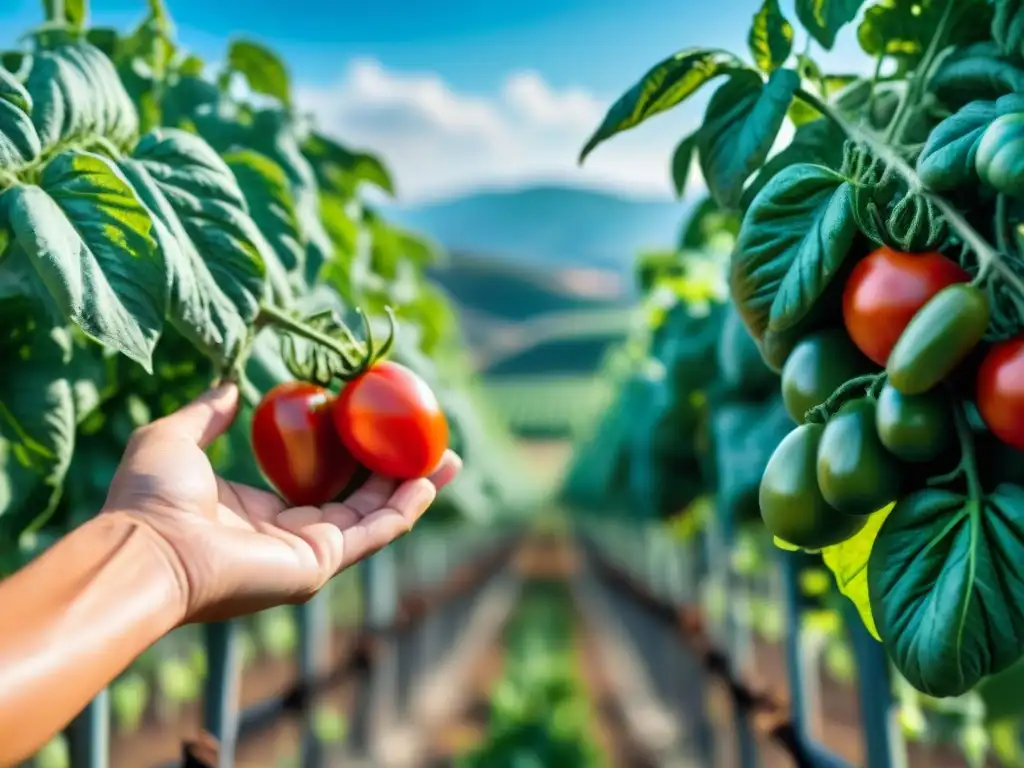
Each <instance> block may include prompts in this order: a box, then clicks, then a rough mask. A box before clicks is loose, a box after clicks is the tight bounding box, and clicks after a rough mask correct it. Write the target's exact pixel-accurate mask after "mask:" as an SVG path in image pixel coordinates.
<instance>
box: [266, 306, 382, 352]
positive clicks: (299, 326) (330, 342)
mask: <svg viewBox="0 0 1024 768" xmlns="http://www.w3.org/2000/svg"><path fill="white" fill-rule="evenodd" d="M260 320H262V321H263V324H265V325H274V326H277V327H278V328H281V329H282V330H285V331H288V332H289V333H291V334H294V335H295V336H299V337H301V338H304V339H306V340H307V341H311V342H313V343H314V344H319V345H320V346H322V347H326V348H327V349H329V350H330V351H331V352H334V353H335V354H336V355H338V357H340V358H341V359H342V360H344V361H345V365H347V366H348V367H349V368H357V367H358V366H359V361H358V360H353V359H352V356H351V355H352V352H353V350H352V349H351V348H346V346H345V345H344V344H343V343H342V342H340V341H338V340H337V339H335V338H333V337H332V336H328V335H327V334H326V333H321V332H320V331H318V330H317V329H316V328H312V327H310V326H309V325H307V324H306V323H304V322H302V321H301V320H299V319H297V318H294V317H292V316H290V315H288V314H287V313H285V312H283V311H281V310H280V309H278V308H277V307H274V306H271V305H270V304H263V305H261V306H260V314H259V317H258V318H257V322H259V321H260ZM354 346H355V351H356V352H358V353H360V355H362V354H363V353H364V351H365V348H361V344H360V342H358V341H356V342H355V343H354Z"/></svg>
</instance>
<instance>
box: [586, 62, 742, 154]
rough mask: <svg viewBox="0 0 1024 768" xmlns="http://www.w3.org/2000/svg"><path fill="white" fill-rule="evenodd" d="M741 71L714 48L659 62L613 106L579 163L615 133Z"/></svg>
mask: <svg viewBox="0 0 1024 768" xmlns="http://www.w3.org/2000/svg"><path fill="white" fill-rule="evenodd" d="M742 69H748V67H747V66H746V65H745V64H744V63H743V62H742V61H740V59H738V58H737V57H736V56H734V55H733V54H731V53H729V52H728V51H722V50H717V49H713V48H687V49H686V50H683V51H679V52H678V53H676V54H675V55H673V56H670V57H669V58H667V59H665V60H664V61H661V62H659V63H658V64H656V65H655V66H654V67H652V68H651V69H650V70H648V72H647V73H646V74H645V75H644V76H643V77H642V78H640V80H639V81H638V82H637V83H636V84H635V85H634V86H633V87H632V88H630V89H629V90H628V91H626V93H624V94H623V95H622V96H621V97H620V98H619V100H618V101H616V102H615V103H614V104H612V106H611V108H610V109H609V110H608V113H607V114H606V115H605V117H604V120H603V121H602V122H601V125H600V126H599V127H598V129H597V130H596V131H595V132H594V134H593V135H592V136H591V137H590V138H589V139H588V140H587V143H586V144H585V145H584V147H583V150H582V151H581V152H580V157H579V162H580V163H582V162H583V161H584V160H585V159H586V157H587V155H589V154H590V153H591V152H592V151H593V150H594V148H595V147H597V145H598V144H601V143H602V142H604V141H606V140H607V139H609V138H611V137H612V136H614V135H615V134H617V133H621V132H622V131H626V130H629V129H630V128H634V127H636V126H637V125H639V124H640V123H642V122H643V121H644V120H647V119H648V118H650V117H653V116H654V115H657V114H659V113H661V112H664V111H665V110H667V109H671V108H672V107H674V106H676V105H677V104H680V103H682V102H683V101H685V100H686V99H688V98H690V96H692V95H693V94H695V93H696V92H697V91H698V90H700V88H701V87H702V86H704V85H705V84H706V83H708V82H710V81H711V80H713V79H714V78H716V77H718V76H719V75H724V74H727V73H729V72H735V71H737V70H742Z"/></svg>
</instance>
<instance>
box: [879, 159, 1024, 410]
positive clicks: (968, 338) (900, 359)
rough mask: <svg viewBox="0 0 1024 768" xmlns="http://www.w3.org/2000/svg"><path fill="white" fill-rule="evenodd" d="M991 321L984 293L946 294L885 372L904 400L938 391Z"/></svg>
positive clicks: (958, 286) (920, 315)
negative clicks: (935, 389) (908, 397)
mask: <svg viewBox="0 0 1024 768" xmlns="http://www.w3.org/2000/svg"><path fill="white" fill-rule="evenodd" d="M1022 148H1024V145H1022ZM990 315H991V312H990V310H989V306H988V298H987V297H986V296H985V294H984V293H983V292H982V291H981V289H980V288H977V287H976V286H974V285H971V284H970V283H955V284H953V285H950V286H947V287H946V288H943V289H942V290H941V291H939V292H938V293H936V294H935V295H934V296H933V297H932V298H931V299H929V300H928V303H927V304H925V305H924V306H923V307H921V309H919V310H918V311H917V313H916V314H915V315H914V316H913V317H912V318H911V320H910V322H909V323H908V324H907V327H906V328H904V329H903V333H902V334H900V337H899V340H898V341H897V342H896V346H894V347H893V349H892V353H891V354H890V355H889V360H888V362H887V363H886V366H885V370H886V373H888V374H889V383H890V384H892V386H894V387H895V388H896V389H898V390H899V391H900V392H902V393H903V394H905V395H920V394H923V393H925V392H928V391H929V390H931V389H933V388H934V387H935V386H937V385H938V384H939V383H940V382H942V381H943V380H944V379H945V378H946V377H947V376H949V374H950V373H952V371H953V369H954V368H956V367H957V366H958V365H959V364H960V363H961V362H963V360H964V358H966V357H967V355H969V354H970V352H971V350H972V349H974V348H975V347H976V346H977V345H978V343H979V342H980V341H981V340H982V337H984V335H985V331H986V330H988V321H989V317H990Z"/></svg>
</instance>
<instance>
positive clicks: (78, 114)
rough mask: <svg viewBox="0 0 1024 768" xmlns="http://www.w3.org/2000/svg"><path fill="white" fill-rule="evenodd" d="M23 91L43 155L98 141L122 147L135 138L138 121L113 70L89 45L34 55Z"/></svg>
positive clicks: (126, 94) (72, 45)
mask: <svg viewBox="0 0 1024 768" xmlns="http://www.w3.org/2000/svg"><path fill="white" fill-rule="evenodd" d="M25 86H26V88H27V90H28V92H29V93H30V94H31V95H32V99H33V101H34V106H33V109H32V122H33V124H34V125H35V127H36V131H37V132H38V133H39V138H40V140H41V142H42V146H43V149H44V150H48V149H52V148H54V147H56V146H57V145H58V144H60V143H67V142H84V143H86V144H88V142H89V140H90V139H93V140H94V139H95V138H96V137H98V136H102V137H104V138H106V139H108V140H110V141H112V142H114V143H115V144H127V143H129V142H130V141H132V140H133V139H134V138H135V136H136V134H137V133H138V128H139V118H138V115H137V113H136V112H135V106H134V105H133V104H132V101H131V98H129V96H128V93H127V91H125V89H124V86H123V85H122V84H121V80H120V78H119V77H118V74H117V70H115V69H114V65H113V64H112V63H111V61H110V59H108V58H107V57H106V56H105V55H104V54H103V52H102V51H101V50H99V49H98V48H96V47H95V46H93V45H90V44H89V43H85V42H81V43H71V44H66V45H61V46H58V47H56V48H53V49H51V50H43V51H40V52H39V53H37V54H35V55H34V56H33V57H32V69H31V70H30V71H29V75H28V80H27V82H26V84H25Z"/></svg>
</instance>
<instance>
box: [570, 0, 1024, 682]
mask: <svg viewBox="0 0 1024 768" xmlns="http://www.w3.org/2000/svg"><path fill="white" fill-rule="evenodd" d="M795 10H796V19H797V20H798V21H799V22H800V24H801V25H802V27H803V31H804V32H805V33H806V35H805V37H804V38H803V40H806V44H804V42H803V40H801V41H800V42H799V44H798V40H797V32H796V31H795V25H794V24H792V23H791V22H790V20H789V19H788V18H787V17H786V16H787V14H786V13H785V12H784V11H783V9H782V7H781V6H780V3H778V2H777V0H761V1H760V2H757V1H756V0H751V11H752V14H753V23H752V26H751V29H750V33H749V35H748V41H749V51H748V52H746V53H743V54H741V53H734V52H731V51H726V50H722V49H721V48H717V47H692V48H686V49H683V50H680V51H678V52H676V53H674V54H672V55H670V56H668V57H666V58H664V59H662V60H661V61H659V62H657V63H655V64H654V65H653V66H652V67H651V68H650V69H649V70H648V71H647V72H645V73H643V74H642V75H641V76H640V78H639V80H638V81H636V82H635V83H633V84H632V85H631V87H629V88H628V89H626V90H625V91H624V92H623V95H622V96H621V97H620V98H619V99H618V100H617V101H616V102H615V103H613V104H612V105H611V107H610V108H609V109H608V111H607V113H606V114H605V116H604V118H603V120H602V121H601V123H600V124H599V125H598V126H597V128H596V130H595V131H594V133H593V134H592V135H591V137H590V138H589V139H588V140H587V142H586V143H585V144H584V146H583V148H582V151H581V154H580V161H581V162H583V161H584V160H585V159H586V158H587V157H588V156H589V155H590V154H591V153H593V152H595V151H598V150H599V148H600V147H601V145H603V144H604V143H605V142H606V141H608V140H609V139H611V138H612V137H613V136H615V135H617V134H619V133H621V132H624V131H627V130H630V129H632V128H634V127H635V126H637V125H639V124H641V123H643V122H645V121H647V120H649V119H652V118H655V117H656V116H657V115H659V114H661V113H662V112H664V111H666V110H668V109H671V108H673V107H675V106H676V105H678V104H680V103H683V102H686V101H688V100H689V99H690V98H691V97H692V96H694V95H695V94H696V93H697V92H698V91H700V90H702V89H705V88H713V91H712V93H711V94H710V98H709V99H708V100H707V102H706V107H705V108H704V113H703V119H702V120H701V121H700V123H699V124H698V126H697V127H696V129H695V130H693V131H692V132H689V133H687V135H685V136H682V137H681V138H680V141H679V144H678V146H677V148H676V151H675V153H674V154H673V156H672V157H671V167H672V178H673V180H674V182H675V186H676V189H677V191H678V192H679V193H680V195H682V193H683V191H684V187H685V182H686V180H687V179H688V178H690V176H691V172H692V170H693V166H694V165H696V166H698V167H699V171H700V174H701V176H702V177H703V180H704V182H705V184H706V187H707V189H708V192H709V195H710V197H711V198H712V199H713V200H714V202H715V204H716V206H717V208H718V209H720V210H721V211H722V212H723V214H727V215H733V216H735V217H737V218H738V219H739V222H740V223H739V228H738V231H737V232H736V233H735V236H734V237H733V239H732V241H731V242H732V243H733V248H732V251H731V254H730V258H729V263H728V265H727V267H726V277H727V281H728V289H729V297H728V298H729V301H731V303H732V305H733V309H734V311H735V313H736V314H737V315H738V317H739V318H740V319H741V320H742V324H743V326H744V327H745V329H746V331H747V332H748V333H749V335H750V337H751V339H752V341H753V342H754V343H755V345H756V348H757V350H758V351H759V352H760V354H761V357H762V359H763V361H764V362H765V364H766V365H767V366H768V367H769V368H771V369H773V370H779V371H781V372H782V382H781V383H782V395H783V399H784V400H785V403H786V406H787V408H788V409H789V411H790V413H791V415H792V416H793V417H794V418H795V419H797V420H798V421H803V422H804V423H802V424H801V425H800V426H799V427H798V428H797V430H795V431H794V432H792V433H790V434H789V436H787V437H786V438H785V439H783V440H782V441H781V442H780V443H779V444H778V447H777V448H776V449H775V451H774V453H773V454H772V457H771V460H770V461H769V462H768V464H767V466H766V468H765V469H764V472H763V475H762V479H761V486H760V498H759V505H760V511H761V515H762V517H763V519H764V522H765V523H766V525H767V528H768V530H769V531H770V532H772V533H774V534H775V535H776V536H778V537H779V538H780V539H781V540H782V541H783V542H784V543H786V545H787V546H790V547H792V546H796V547H797V548H803V549H817V548H819V547H822V546H824V547H825V549H824V550H823V553H822V557H823V560H824V562H825V563H826V565H828V567H829V568H830V569H832V570H833V571H834V572H835V573H836V575H837V577H839V578H840V588H841V589H842V591H843V593H844V594H845V595H846V596H847V597H848V598H849V599H850V600H852V601H853V602H854V603H855V604H856V607H857V609H858V612H859V614H860V616H861V617H862V618H863V619H864V622H865V625H866V626H867V628H868V630H869V631H870V632H871V633H872V634H874V635H875V636H876V637H877V638H878V639H880V640H881V641H882V642H883V643H884V644H885V647H886V650H887V651H888V652H889V655H890V657H891V658H892V661H893V663H894V664H895V666H896V668H897V669H898V671H899V672H901V673H902V675H903V676H904V677H905V678H906V681H907V682H908V683H909V684H910V685H912V686H914V687H915V688H916V689H917V690H919V691H924V692H927V693H930V694H932V695H935V696H955V695H960V694H963V693H965V692H967V691H969V690H971V689H972V688H973V687H974V686H975V685H976V684H977V683H978V682H979V681H980V680H982V679H984V678H986V677H987V676H991V675H996V674H998V673H1000V672H1001V671H1003V670H1005V669H1008V668H1010V667H1011V666H1012V665H1014V664H1016V663H1018V661H1019V660H1020V659H1021V658H1022V657H1024V634H1022V633H1024V614H1022V612H1021V609H1020V606H1021V605H1024V589H1022V587H1021V586H1020V581H1019V579H1017V578H1016V575H1015V572H1014V565H1013V564H1014V563H1016V562H1019V560H1020V558H1021V557H1024V555H1022V554H1021V553H1020V552H1018V550H1019V549H1020V546H1019V545H1020V537H1019V536H1017V535H1016V534H1015V533H1014V532H1015V531H1017V530H1020V528H1021V526H1022V525H1024V486H1022V483H1024V476H1022V474H1021V472H1020V470H1019V465H1020V462H1019V459H1020V455H1021V453H1020V452H1021V450H1024V431H1022V428H1021V426H1020V425H1021V424H1024V405H1021V404H1022V403H1024V398H1022V397H1020V396H1019V394H1020V391H1024V387H1021V386H1018V383H1019V382H1020V381H1024V362H1022V361H1024V341H1022V339H1024V238H1022V237H1021V236H1020V233H1021V231H1022V229H1021V228H1022V227H1024V205H1022V204H1021V194H1022V190H1024V183H1022V179H1024V174H1022V171H1021V167H1020V165H1021V164H1020V152H1019V147H1020V145H1021V137H1022V133H1021V115H1022V114H1024V59H1022V54H1024V34H1022V32H1021V29H1022V28H1021V23H1020V21H1021V7H1020V3H1019V1H1018V0H922V2H919V3H899V2H890V1H889V0H868V1H866V2H861V1H860V0H854V1H853V2H839V1H838V0H836V1H835V2H832V1H830V0H823V1H822V2H818V3H810V2H797V3H796V4H795ZM855 19H859V21H858V22H857V29H856V39H857V42H858V43H859V45H860V47H861V49H862V50H863V51H864V53H865V54H866V55H867V57H868V58H869V61H865V62H864V66H863V67H861V68H860V69H858V71H861V72H864V73H870V74H865V75H846V74H841V73H832V72H829V71H827V69H826V68H825V67H824V66H823V65H822V59H820V58H819V56H818V51H817V49H816V48H815V46H818V47H820V48H821V49H825V50H831V49H832V48H833V46H835V45H836V40H837V36H838V35H839V34H840V33H842V31H843V29H844V28H845V27H847V25H849V24H850V23H851V22H853V21H854V20H855ZM787 123H788V124H789V126H788V127H789V131H787V133H788V134H789V136H791V138H790V139H788V140H786V141H782V140H780V138H779V137H780V136H781V135H783V134H782V131H783V127H784V126H786V124H787ZM780 145H781V146H780ZM837 298H838V300H837ZM840 324H841V325H842V327H843V328H844V329H845V331H846V335H847V336H848V337H849V339H850V340H851V341H852V345H853V346H854V347H855V348H856V349H858V350H859V351H860V352H861V353H863V355H864V356H865V357H866V358H867V360H868V361H870V363H871V364H873V365H867V366H865V367H861V366H857V365H849V357H848V356H847V355H846V354H835V355H831V356H830V355H827V354H825V353H824V352H821V351H820V349H824V346H823V345H822V346H821V347H820V348H819V347H818V346H816V345H820V344H821V342H820V338H821V335H822V334H826V333H830V332H833V333H834V331H835V329H837V328H838V327H839V326H840ZM882 368H885V369H886V370H880V369H882ZM737 370H740V369H739V368H733V369H730V376H733V377H734V376H735V371H737ZM748 376H749V379H750V380H751V381H753V379H754V378H755V377H754V375H753V374H748ZM804 377H806V378H804ZM758 378H759V377H758ZM972 379H973V380H974V386H970V385H969V384H968V382H970V381H971V380H972ZM710 389H711V390H712V391H711V394H710V395H709V396H708V397H707V401H706V403H707V408H708V409H709V411H710V412H711V416H712V419H711V423H712V424H714V423H716V422H724V423H727V424H728V423H730V422H729V418H724V417H726V416H728V417H730V418H733V423H735V414H736V413H739V411H738V410H736V411H734V410H733V409H734V408H735V407H736V403H737V401H738V400H739V397H740V393H741V392H742V389H743V387H742V383H740V384H739V385H738V384H737V382H735V381H734V380H730V381H728V382H721V383H720V385H719V386H718V387H712V388H710ZM746 397H748V398H751V396H749V395H747V396H746ZM747 413H753V411H748V412H747ZM978 415H980V418H978ZM747 418H750V417H749V416H748V417H747ZM754 428H755V427H754V422H753V419H751V429H754ZM736 431H738V430H736ZM749 444H751V445H752V444H753V441H752V440H751V441H749ZM819 452H820V453H821V456H820V457H819V455H818V454H819ZM716 453H717V452H716ZM725 455H726V454H725V453H722V454H721V457H722V458H721V459H716V460H715V461H713V462H711V469H712V474H717V475H718V476H719V479H720V478H721V477H725V478H729V480H728V482H731V483H736V485H735V486H734V487H730V488H723V487H720V486H715V487H716V496H717V498H719V499H720V500H728V506H730V507H731V506H733V501H732V500H733V499H734V498H744V496H743V495H742V494H739V493H734V491H738V490H740V489H741V488H743V487H744V486H743V483H744V482H745V480H743V479H741V478H738V477H736V476H735V475H734V474H731V473H730V472H728V471H722V467H720V466H718V464H719V463H720V462H721V461H724V460H725ZM819 458H820V459H821V460H820V461H819ZM901 461H906V462H908V464H907V465H905V466H903V468H902V473H901V475H900V479H901V482H900V483H898V484H897V483H895V481H894V479H893V472H894V470H895V469H896V468H899V467H900V462H901ZM752 463H753V461H752ZM819 467H820V468H821V470H822V471H821V473H820V476H819V473H818V471H817V470H818V469H819ZM829 502H832V503H829ZM833 505H835V506H838V507H840V508H842V510H846V511H852V512H856V513H858V514H855V515H849V514H844V513H843V511H841V510H840V509H836V508H835V506H833ZM875 505H878V506H877V507H876V506H875ZM869 560H870V562H869ZM869 565H870V567H869ZM868 582H870V584H868ZM869 586H870V589H869Z"/></svg>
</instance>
